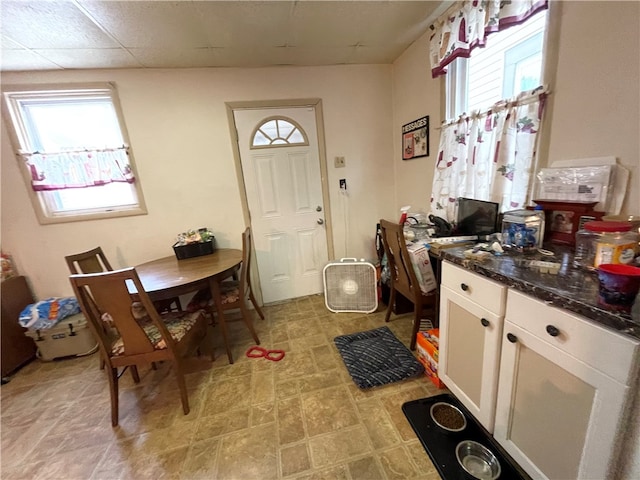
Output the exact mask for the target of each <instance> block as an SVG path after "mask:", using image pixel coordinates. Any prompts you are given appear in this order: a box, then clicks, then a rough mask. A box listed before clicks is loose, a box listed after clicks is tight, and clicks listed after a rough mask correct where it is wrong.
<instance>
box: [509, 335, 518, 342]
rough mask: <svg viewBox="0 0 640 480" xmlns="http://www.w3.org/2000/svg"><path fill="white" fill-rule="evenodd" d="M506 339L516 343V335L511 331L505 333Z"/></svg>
mask: <svg viewBox="0 0 640 480" xmlns="http://www.w3.org/2000/svg"><path fill="white" fill-rule="evenodd" d="M507 340H509V341H510V342H511V343H516V342H517V341H518V337H516V336H515V335H514V334H513V333H507Z"/></svg>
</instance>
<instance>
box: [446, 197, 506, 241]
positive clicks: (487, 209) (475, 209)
mask: <svg viewBox="0 0 640 480" xmlns="http://www.w3.org/2000/svg"><path fill="white" fill-rule="evenodd" d="M498 208H499V205H498V204H497V203H495V202H486V201H484V200H475V199H473V198H463V197H459V198H458V216H457V217H456V228H455V235H489V234H492V233H495V232H496V231H497V226H496V224H497V223H498Z"/></svg>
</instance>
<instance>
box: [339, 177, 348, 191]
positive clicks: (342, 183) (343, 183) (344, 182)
mask: <svg viewBox="0 0 640 480" xmlns="http://www.w3.org/2000/svg"><path fill="white" fill-rule="evenodd" d="M346 189H347V179H346V178H341V179H340V190H346Z"/></svg>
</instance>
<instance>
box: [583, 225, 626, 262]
mask: <svg viewBox="0 0 640 480" xmlns="http://www.w3.org/2000/svg"><path fill="white" fill-rule="evenodd" d="M637 247H638V234H637V233H636V232H633V231H631V224H630V223H627V222H603V221H594V222H587V223H585V224H584V227H583V229H582V230H579V231H578V232H577V233H576V250H575V255H574V264H575V265H576V266H579V267H583V268H586V269H588V270H595V269H596V268H598V266H599V265H601V264H605V263H617V264H631V263H632V262H633V259H634V257H635V254H636V249H637Z"/></svg>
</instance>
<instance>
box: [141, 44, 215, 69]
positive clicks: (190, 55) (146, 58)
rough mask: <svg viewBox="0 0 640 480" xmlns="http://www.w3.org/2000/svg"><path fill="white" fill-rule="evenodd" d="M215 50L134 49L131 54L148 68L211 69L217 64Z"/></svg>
mask: <svg viewBox="0 0 640 480" xmlns="http://www.w3.org/2000/svg"><path fill="white" fill-rule="evenodd" d="M215 50H216V49H213V48H163V49H159V48H132V49H130V52H131V54H132V55H133V56H134V57H135V58H136V59H137V60H138V61H139V62H140V63H141V64H142V66H144V67H146V68H190V67H209V66H211V65H212V64H215V62H216V60H217V58H216V52H215Z"/></svg>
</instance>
